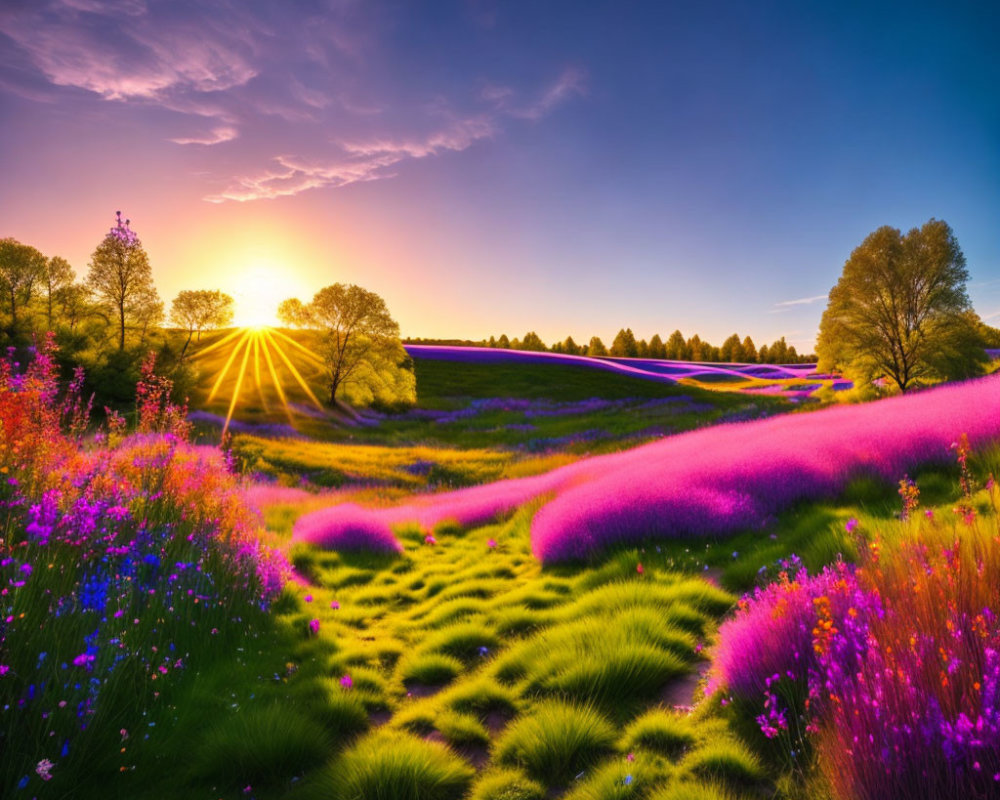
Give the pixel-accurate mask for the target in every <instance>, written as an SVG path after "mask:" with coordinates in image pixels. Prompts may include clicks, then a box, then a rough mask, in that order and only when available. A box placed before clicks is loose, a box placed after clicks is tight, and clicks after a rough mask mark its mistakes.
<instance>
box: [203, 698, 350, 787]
mask: <svg viewBox="0 0 1000 800" xmlns="http://www.w3.org/2000/svg"><path fill="white" fill-rule="evenodd" d="M331 746H332V740H331V738H330V736H329V735H328V734H327V732H326V731H325V730H324V729H323V726H322V725H320V724H319V723H318V722H316V721H314V720H312V719H310V718H309V717H307V716H305V715H304V714H302V713H301V712H299V711H297V710H295V709H291V708H287V707H283V706H280V705H267V706H263V707H261V708H247V709H241V710H240V711H238V712H236V713H234V714H231V715H229V716H227V717H225V718H223V719H222V720H220V721H219V722H218V723H217V724H216V725H215V726H214V727H212V728H211V729H210V730H209V731H208V732H207V733H206V734H205V736H204V738H203V739H202V740H201V743H200V746H199V747H198V749H197V750H196V751H195V752H194V754H193V755H194V763H193V765H192V773H193V775H194V776H195V777H196V778H198V779H201V780H202V781H204V782H212V783H215V782H219V783H222V784H225V785H227V786H237V785H239V786H245V785H247V784H251V785H256V784H275V783H281V782H287V781H288V780H289V779H291V778H292V777H295V776H296V775H299V774H301V773H302V772H303V771H304V770H306V769H308V768H310V767H312V766H314V765H315V764H317V763H319V762H322V761H323V760H324V759H325V758H326V757H327V755H328V754H329V752H330V749H331Z"/></svg>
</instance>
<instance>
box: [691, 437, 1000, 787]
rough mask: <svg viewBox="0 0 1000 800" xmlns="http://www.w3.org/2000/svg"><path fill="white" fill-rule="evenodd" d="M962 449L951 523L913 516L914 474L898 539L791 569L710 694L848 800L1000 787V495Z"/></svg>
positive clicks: (725, 649)
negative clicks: (843, 560) (977, 481)
mask: <svg viewBox="0 0 1000 800" xmlns="http://www.w3.org/2000/svg"><path fill="white" fill-rule="evenodd" d="M956 449H957V450H958V454H959V460H960V466H961V468H962V489H963V493H962V499H961V500H960V502H959V503H957V504H956V505H955V507H954V513H953V514H951V515H950V517H949V518H942V515H940V514H939V515H937V516H935V515H934V514H914V513H913V512H914V511H915V509H916V503H917V499H916V498H917V494H916V492H915V491H914V490H913V487H912V484H911V483H909V482H903V485H902V489H903V491H901V496H902V500H903V504H904V511H905V512H906V514H905V517H904V518H901V520H900V521H899V522H898V523H896V525H898V526H899V530H898V531H894V532H893V536H892V537H891V538H888V537H886V538H887V539H888V540H887V541H881V540H880V539H879V538H876V539H875V541H874V542H873V543H872V544H870V545H869V546H865V547H862V550H861V557H860V559H859V563H858V564H857V565H856V566H847V565H844V564H836V565H834V566H831V567H828V568H826V569H825V570H824V571H823V572H821V573H820V574H818V575H814V576H810V575H807V574H806V573H805V571H804V570H799V571H798V572H796V573H795V574H789V573H787V572H786V573H783V574H781V575H780V577H779V579H778V580H777V581H775V582H773V583H771V584H770V585H769V586H766V587H764V588H762V589H758V590H757V591H756V592H755V593H754V594H753V595H752V596H750V597H747V598H745V599H744V601H743V602H742V603H741V604H740V607H739V609H738V611H737V613H736V615H735V617H734V618H733V619H731V620H729V621H727V622H726V623H724V624H723V625H722V627H721V629H720V631H719V643H718V646H717V649H716V653H715V663H714V667H713V673H712V677H711V680H710V686H709V688H710V690H712V691H718V692H720V693H721V694H722V696H723V700H724V702H725V703H726V704H731V706H732V708H734V709H735V711H736V714H737V716H738V717H742V718H743V719H744V720H747V721H750V720H753V723H754V724H755V726H756V728H757V729H758V731H759V734H760V738H759V742H758V743H759V744H761V745H762V749H763V750H764V751H765V752H769V753H770V754H771V755H772V756H774V757H776V760H777V762H778V763H779V764H780V765H781V766H782V767H784V768H792V769H794V770H796V771H798V772H799V774H800V775H801V776H803V777H804V778H805V779H806V780H807V781H814V782H816V783H815V784H812V785H813V787H814V788H816V784H821V785H822V786H823V790H824V791H828V792H829V793H830V794H832V796H833V797H834V798H837V800H848V799H850V800H877V799H880V798H887V797H892V798H900V800H910V799H911V798H920V799H921V800H945V798H957V797H969V798H979V797H996V796H1000V623H998V615H1000V525H998V517H997V503H998V492H997V488H996V485H995V482H994V480H993V478H992V476H991V477H989V479H988V480H987V482H986V486H985V488H984V489H983V490H982V491H981V492H980V494H979V495H978V496H976V497H973V493H972V487H971V480H970V478H969V475H968V472H967V470H966V468H965V456H966V455H967V453H968V444H967V440H965V439H964V438H963V440H961V441H960V442H959V443H958V444H957V445H956ZM984 506H985V507H986V508H987V509H989V513H986V514H982V513H980V511H978V510H977V507H978V508H982V507H984ZM901 517H903V515H901Z"/></svg>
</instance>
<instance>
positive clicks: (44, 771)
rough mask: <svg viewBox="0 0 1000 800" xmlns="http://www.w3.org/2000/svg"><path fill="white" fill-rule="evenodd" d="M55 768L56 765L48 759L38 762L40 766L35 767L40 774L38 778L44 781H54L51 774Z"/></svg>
mask: <svg viewBox="0 0 1000 800" xmlns="http://www.w3.org/2000/svg"><path fill="white" fill-rule="evenodd" d="M54 766H55V764H53V763H52V762H51V761H49V760H48V759H47V758H43V759H42V760H41V761H39V762H38V766H37V767H35V772H37V773H38V777H39V778H41V779H42V780H43V781H50V780H52V776H51V775H50V774H49V773H50V772H51V771H52V768H53V767H54Z"/></svg>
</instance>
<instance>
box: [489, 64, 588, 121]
mask: <svg viewBox="0 0 1000 800" xmlns="http://www.w3.org/2000/svg"><path fill="white" fill-rule="evenodd" d="M586 93H587V73H586V72H585V71H584V70H583V69H581V68H579V67H566V68H565V69H564V70H563V71H562V73H560V75H559V77H558V78H556V80H555V81H553V82H552V83H550V84H549V85H548V86H546V87H545V88H544V89H543V90H542V91H541V92H540V93H539V94H538V95H537V96H536V97H534V98H533V99H530V100H525V99H523V98H521V97H520V96H519V93H518V92H517V91H516V90H515V89H513V88H512V87H510V86H500V85H494V84H488V85H487V86H485V87H484V88H483V90H482V91H481V93H480V94H481V96H482V98H483V99H484V100H486V101H488V102H490V103H492V104H493V105H494V106H495V107H496V108H497V110H499V111H501V112H503V113H504V114H507V115H508V116H511V117H515V118H517V119H528V120H539V119H541V118H542V117H544V116H546V115H547V114H549V113H550V112H551V111H552V110H553V109H555V108H556V107H557V106H559V105H561V104H562V103H564V102H565V101H567V100H569V99H571V98H573V97H582V96H584V95H586Z"/></svg>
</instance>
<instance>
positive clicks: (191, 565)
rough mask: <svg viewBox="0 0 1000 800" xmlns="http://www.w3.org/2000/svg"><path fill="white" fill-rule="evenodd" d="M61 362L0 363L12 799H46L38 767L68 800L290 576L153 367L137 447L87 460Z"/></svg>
mask: <svg viewBox="0 0 1000 800" xmlns="http://www.w3.org/2000/svg"><path fill="white" fill-rule="evenodd" d="M52 353H53V348H52V347H51V346H50V345H46V346H45V347H43V348H42V350H41V351H40V352H39V353H37V355H36V357H35V358H34V360H33V361H32V362H31V363H30V364H29V365H28V366H27V368H26V369H24V370H23V371H22V370H21V369H20V368H19V365H17V364H16V363H14V361H13V359H12V358H10V357H8V358H6V359H0V431H2V435H0V708H4V709H5V711H4V720H5V722H4V728H3V729H2V731H0V734H2V735H0V750H2V751H3V758H2V759H0V762H2V766H0V796H4V797H7V796H15V795H14V794H13V792H14V791H16V789H17V787H18V786H22V784H23V786H24V788H25V796H32V795H34V794H36V793H37V792H38V790H39V789H38V786H37V785H34V788H32V786H33V783H32V782H38V781H40V780H41V779H43V778H44V776H40V775H39V776H34V777H33V775H34V772H33V770H34V767H33V765H36V764H38V763H40V762H41V761H42V760H47V762H48V763H49V764H50V767H49V768H48V769H47V770H46V775H48V776H49V778H51V780H52V784H51V785H52V786H53V787H55V788H54V789H53V790H52V791H56V792H61V793H62V794H63V795H67V794H72V786H71V785H69V784H68V783H65V781H70V780H72V775H73V774H74V771H75V770H79V769H84V768H86V767H87V763H88V762H87V758H88V756H87V755H86V754H87V753H88V748H90V747H92V746H93V745H92V743H93V742H96V741H101V737H102V736H104V735H105V734H107V731H103V726H106V725H107V724H111V723H110V722H109V721H111V720H114V719H115V718H116V716H118V715H120V714H122V713H124V714H128V715H131V714H141V713H145V711H146V710H147V709H151V708H153V706H154V704H155V700H156V698H157V697H159V696H160V694H161V693H162V690H163V689H164V688H165V687H166V686H168V685H169V684H170V683H171V681H173V680H174V677H173V676H174V675H175V674H178V673H181V672H183V671H184V670H186V669H187V667H188V662H189V660H190V661H194V662H197V660H198V658H199V656H200V655H201V656H202V657H204V656H205V654H208V653H212V652H214V651H213V646H214V645H215V643H216V642H219V641H228V642H230V643H231V642H233V641H234V640H237V639H239V638H241V637H243V636H245V635H246V634H247V630H248V626H252V625H253V624H254V620H255V619H260V617H259V615H260V614H261V613H262V609H263V608H265V607H266V606H267V604H268V603H269V602H270V600H271V599H272V598H273V597H274V596H275V595H276V594H277V593H278V592H279V591H280V589H281V587H282V585H283V582H284V578H285V575H286V573H287V570H288V567H287V564H286V562H285V560H284V558H283V557H282V556H281V555H280V554H278V553H276V552H274V551H272V550H270V549H269V548H267V547H265V546H263V545H262V544H261V543H260V541H259V539H258V534H259V532H260V530H261V525H260V522H259V520H258V518H257V517H256V515H255V514H254V513H253V512H251V511H250V510H248V508H247V507H246V505H245V503H244V501H243V498H242V495H241V493H240V492H239V488H238V486H237V484H236V482H235V478H233V476H232V475H231V474H230V473H229V472H228V471H227V470H226V469H225V465H224V463H223V461H222V458H221V456H220V454H219V453H218V451H215V450H209V449H207V448H199V447H193V446H191V445H189V444H188V443H187V442H185V441H184V440H183V438H181V437H180V436H178V433H180V434H183V433H184V432H185V427H184V424H183V418H182V415H181V413H180V412H179V411H178V409H176V407H173V406H171V405H170V403H169V399H168V398H169V390H170V386H169V383H168V382H166V381H164V380H163V379H159V378H156V379H155V380H154V377H155V376H154V375H153V373H152V364H151V362H149V370H145V369H144V372H143V381H144V385H141V386H140V391H139V413H138V422H139V427H140V430H141V432H138V433H134V434H132V435H124V431H122V430H119V428H120V426H115V428H114V432H113V433H112V435H111V436H110V437H108V436H107V435H105V434H101V435H100V436H99V437H98V440H99V441H97V442H94V443H92V444H89V443H87V442H86V440H85V439H84V438H83V435H84V425H83V424H82V422H81V420H82V419H83V418H84V417H85V414H84V408H85V404H83V403H82V402H81V401H80V400H79V397H78V396H76V392H77V390H78V387H79V379H77V380H75V381H74V383H73V384H71V386H70V387H69V391H68V392H67V393H65V394H64V393H63V392H61V391H60V387H59V383H58V381H57V376H56V371H55V368H54V365H53V361H52ZM78 378H79V376H78ZM102 440H103V441H102ZM121 692H125V695H124V696H122V695H121V694H120V693H121ZM119 704H121V705H120V707H119ZM112 709H114V710H112ZM119 727H120V726H117V727H114V731H117V730H118V729H119ZM49 772H51V774H49ZM60 787H61V788H60Z"/></svg>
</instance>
